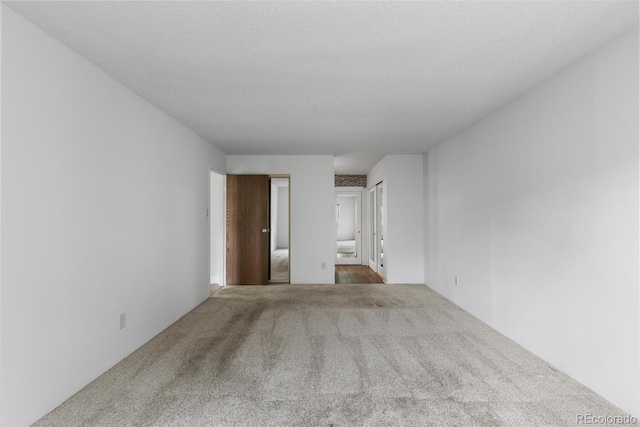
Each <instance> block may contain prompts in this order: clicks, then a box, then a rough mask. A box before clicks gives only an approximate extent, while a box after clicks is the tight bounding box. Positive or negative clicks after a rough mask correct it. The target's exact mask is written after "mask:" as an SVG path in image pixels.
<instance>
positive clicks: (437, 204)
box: [389, 30, 640, 416]
mask: <svg viewBox="0 0 640 427" xmlns="http://www.w3.org/2000/svg"><path fill="white" fill-rule="evenodd" d="M638 114H639V110H638V31H637V30H635V31H634V32H632V33H628V34H626V35H624V36H623V37H622V38H620V39H618V40H616V41H615V42H614V43H612V44H609V45H607V46H605V47H604V48H602V49H600V50H598V51H596V52H594V53H592V54H590V55H588V56H586V57H584V58H583V59H581V60H580V61H578V62H576V63H575V64H573V65H572V66H570V67H568V68H567V69H565V70H564V71H562V72H561V73H559V74H557V75H556V76H554V77H552V78H550V79H548V80H547V81H545V82H544V83H543V84H541V85H540V86H538V87H536V88H535V89H533V90H531V91H529V92H528V93H526V94H525V95H523V96H522V97H520V98H519V99H517V100H515V101H514V102H512V103H510V104H509V105H507V106H505V107H503V108H502V109H500V110H499V111H497V112H496V113H494V114H492V115H491V116H489V117H487V118H486V119H484V120H482V121H480V122H478V123H477V124H475V125H474V126H472V127H470V128H469V129H467V130H466V131H464V132H463V133H461V134H459V135H457V136H455V137H453V138H450V139H449V140H448V141H446V142H445V143H443V144H441V145H439V146H437V147H435V148H434V149H432V150H431V151H429V153H428V154H427V156H426V157H425V165H426V168H425V169H426V170H425V172H426V173H425V176H426V182H427V185H428V191H427V200H426V206H427V208H426V209H427V212H428V220H427V226H428V233H427V235H428V250H427V255H428V258H427V260H428V265H427V268H426V273H425V274H426V275H427V277H428V280H427V283H428V285H429V286H430V287H432V288H434V289H435V290H437V291H438V292H440V293H442V294H443V295H444V296H445V297H447V298H449V299H451V300H452V301H454V302H455V303H456V304H458V305H460V306H461V307H463V308H464V309H466V310H468V311H469V312H471V313H472V314H474V315H475V316H477V317H479V318H480V319H482V320H483V321H485V322H487V323H488V324H489V325H491V326H492V327H494V328H496V329H497V330H499V331H500V332H502V333H504V334H505V335H507V336H508V337H510V338H512V339H514V340H515V341H516V342H518V343H520V344H521V345H523V346H524V347H525V348H527V349H529V350H530V351H532V352H533V353H535V354H537V355H539V356H540V357H542V358H543V359H545V360H547V361H548V362H549V363H551V364H552V365H554V366H555V367H557V368H559V369H560V370H562V371H564V372H566V373H568V374H569V375H571V376H572V377H574V378H576V379H577V380H578V381H580V382H582V383H584V384H585V385H587V386H588V387H590V388H592V389H593V390H595V391H596V392H597V393H599V394H601V395H602V396H604V397H605V398H607V399H609V400H610V401H611V402H613V403H614V404H616V405H618V406H619V407H621V408H622V409H624V410H625V411H628V412H630V413H632V414H634V415H636V416H638V415H640V403H639V402H640V372H639V362H638V361H639V360H640V354H639V347H640V342H639V334H640V331H639V318H640V314H639V313H640V312H639V308H638V305H639V292H638V283H639V277H638V276H639V275H638V256H639V253H638V245H639V242H638V231H639V230H638V222H639V215H638V202H639V200H638V191H639V187H638V178H639V168H638V154H639V153H638V140H639V135H638ZM389 234H390V235H391V233H389ZM456 276H457V277H458V280H459V282H458V285H457V286H456V285H455V284H454V278H455V277H456Z"/></svg>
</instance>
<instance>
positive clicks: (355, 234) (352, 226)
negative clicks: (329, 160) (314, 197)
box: [336, 190, 362, 265]
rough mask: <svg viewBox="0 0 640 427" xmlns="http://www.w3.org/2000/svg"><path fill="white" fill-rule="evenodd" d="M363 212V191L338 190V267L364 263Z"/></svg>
mask: <svg viewBox="0 0 640 427" xmlns="http://www.w3.org/2000/svg"><path fill="white" fill-rule="evenodd" d="M361 212H362V191H361V190H354V191H346V190H336V236H337V241H336V265H349V264H355V265H360V264H361V262H362V254H361V247H362V230H361V228H360V227H361V225H360V223H361V219H362V214H361Z"/></svg>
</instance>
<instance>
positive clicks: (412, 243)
mask: <svg viewBox="0 0 640 427" xmlns="http://www.w3.org/2000/svg"><path fill="white" fill-rule="evenodd" d="M422 166H423V156H422V155H420V154H403V155H388V156H385V157H384V158H383V159H382V160H380V162H378V164H376V165H375V166H374V167H373V168H372V169H371V171H369V174H368V175H367V187H368V188H370V187H372V186H374V185H376V184H377V183H379V182H380V181H382V182H383V199H384V208H385V215H384V216H383V227H384V248H385V252H384V254H385V255H384V259H385V263H386V264H385V269H386V275H387V276H386V278H385V279H386V283H420V284H423V283H424V241H423V228H424V219H423V209H424V206H423V202H422V197H423V189H422V185H423V173H422ZM368 197H369V195H368V193H367V197H366V199H365V200H367V206H368V203H369V200H368ZM364 204H365V203H364V202H363V205H364ZM367 256H368V253H367Z"/></svg>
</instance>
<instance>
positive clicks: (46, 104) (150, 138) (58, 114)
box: [0, 5, 226, 426]
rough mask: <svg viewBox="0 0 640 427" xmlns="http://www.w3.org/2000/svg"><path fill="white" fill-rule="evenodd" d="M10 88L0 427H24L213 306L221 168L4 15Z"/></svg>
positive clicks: (116, 87)
mask: <svg viewBox="0 0 640 427" xmlns="http://www.w3.org/2000/svg"><path fill="white" fill-rule="evenodd" d="M2 89H3V90H2V125H3V126H2V165H1V166H2V169H1V170H2V230H3V234H2V240H1V243H0V246H1V248H2V258H3V269H2V279H1V280H2V289H1V294H2V297H1V299H2V308H1V311H2V334H1V336H2V378H1V381H0V384H1V385H0V399H1V402H0V405H1V408H0V409H1V411H0V412H1V415H0V417H1V419H0V424H1V425H6V426H26V425H30V424H31V423H33V422H34V421H36V420H37V419H38V418H40V417H41V416H43V415H45V414H46V413H47V412H49V411H50V410H52V409H54V408H55V407H56V406H57V405H59V404H60V403H61V402H63V401H64V400H65V399H67V398H68V397H70V396H71V395H72V394H74V393H75V392H76V391H78V390H79V389H80V388H82V387H83V386H85V385H86V384H88V383H89V382H90V381H92V380H93V379H95V378H96V377H97V376H98V375H100V374H101V373H103V372H104V371H106V370H107V369H109V368H110V367H111V366H113V365H114V364H116V363H117V362H118V361H120V360H121V359H122V358H124V357H125V356H127V355H128V354H130V353H131V352H132V351H134V350H135V349H136V348H138V347H140V346H141V345H142V344H144V343H145V342H146V341H147V340H149V339H150V338H152V337H153V336H154V335H156V334H157V333H159V332H160V331H162V330H163V329H164V328H166V327H167V326H169V325H170V324H171V323H173V322H174V321H176V320H177V319H178V318H179V317H181V316H182V315H184V314H185V313H186V312H188V311H189V310H190V309H192V308H193V307H195V306H196V305H198V304H199V303H200V302H201V301H203V300H204V299H206V298H207V297H208V293H209V292H208V282H209V266H208V264H209V259H208V245H209V242H208V241H209V225H208V219H207V216H206V210H207V208H208V203H209V194H208V193H209V188H208V187H209V170H210V168H213V169H215V170H218V171H220V172H224V171H225V167H226V159H225V156H224V155H223V154H222V153H221V152H219V151H218V150H216V149H215V148H213V147H212V146H211V145H210V144H208V143H207V142H205V141H204V140H203V139H201V138H200V137H198V136H196V135H195V134H194V133H192V132H191V131H189V130H187V129H186V128H185V127H183V126H182V125H180V124H179V123H177V122H176V121H175V120H173V119H171V118H170V117H168V116H167V115H166V114H164V113H163V112H161V111H160V110H158V109H157V108H155V107H153V106H152V105H151V104H149V103H148V102H146V101H144V100H143V99H141V98H140V97H139V96H137V95H136V94H134V93H133V92H131V91H130V90H128V89H127V88H125V87H124V86H122V85H121V84H119V83H117V82H116V81H115V80H113V79H112V78H110V77H109V76H107V75H106V74H105V73H103V72H102V71H101V70H99V69H98V68H96V67H95V66H93V65H92V64H90V63H89V62H87V61H86V60H84V59H82V58H81V57H80V56H78V55H77V54H75V53H74V52H72V51H71V50H70V49H68V48H67V47H65V46H63V45H62V44H60V43H59V42H57V41H55V40H53V39H52V38H51V37H49V36H48V35H46V34H45V33H43V32H42V31H41V30H40V29H38V28H36V27H35V26H34V25H32V24H30V23H28V22H27V21H25V20H24V19H23V18H22V17H20V16H19V15H17V14H16V13H15V12H13V11H12V10H11V9H8V8H7V7H6V6H4V5H3V6H2ZM122 313H126V315H127V325H126V327H125V328H124V329H122V330H120V329H119V316H120V314H122Z"/></svg>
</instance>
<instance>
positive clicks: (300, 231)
mask: <svg viewBox="0 0 640 427" xmlns="http://www.w3.org/2000/svg"><path fill="white" fill-rule="evenodd" d="M227 171H228V173H230V174H236V175H243V174H248V175H250V174H289V175H291V181H290V183H289V191H290V192H291V193H290V195H291V200H290V203H291V205H290V215H291V218H290V224H291V228H290V245H291V247H290V248H289V250H290V254H289V256H290V263H291V264H290V266H291V267H290V268H291V283H296V284H313V283H317V284H329V283H334V281H335V277H334V259H335V242H336V226H335V213H334V208H333V206H334V203H335V199H334V176H333V174H334V172H333V156H228V157H227ZM321 263H325V269H321Z"/></svg>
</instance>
